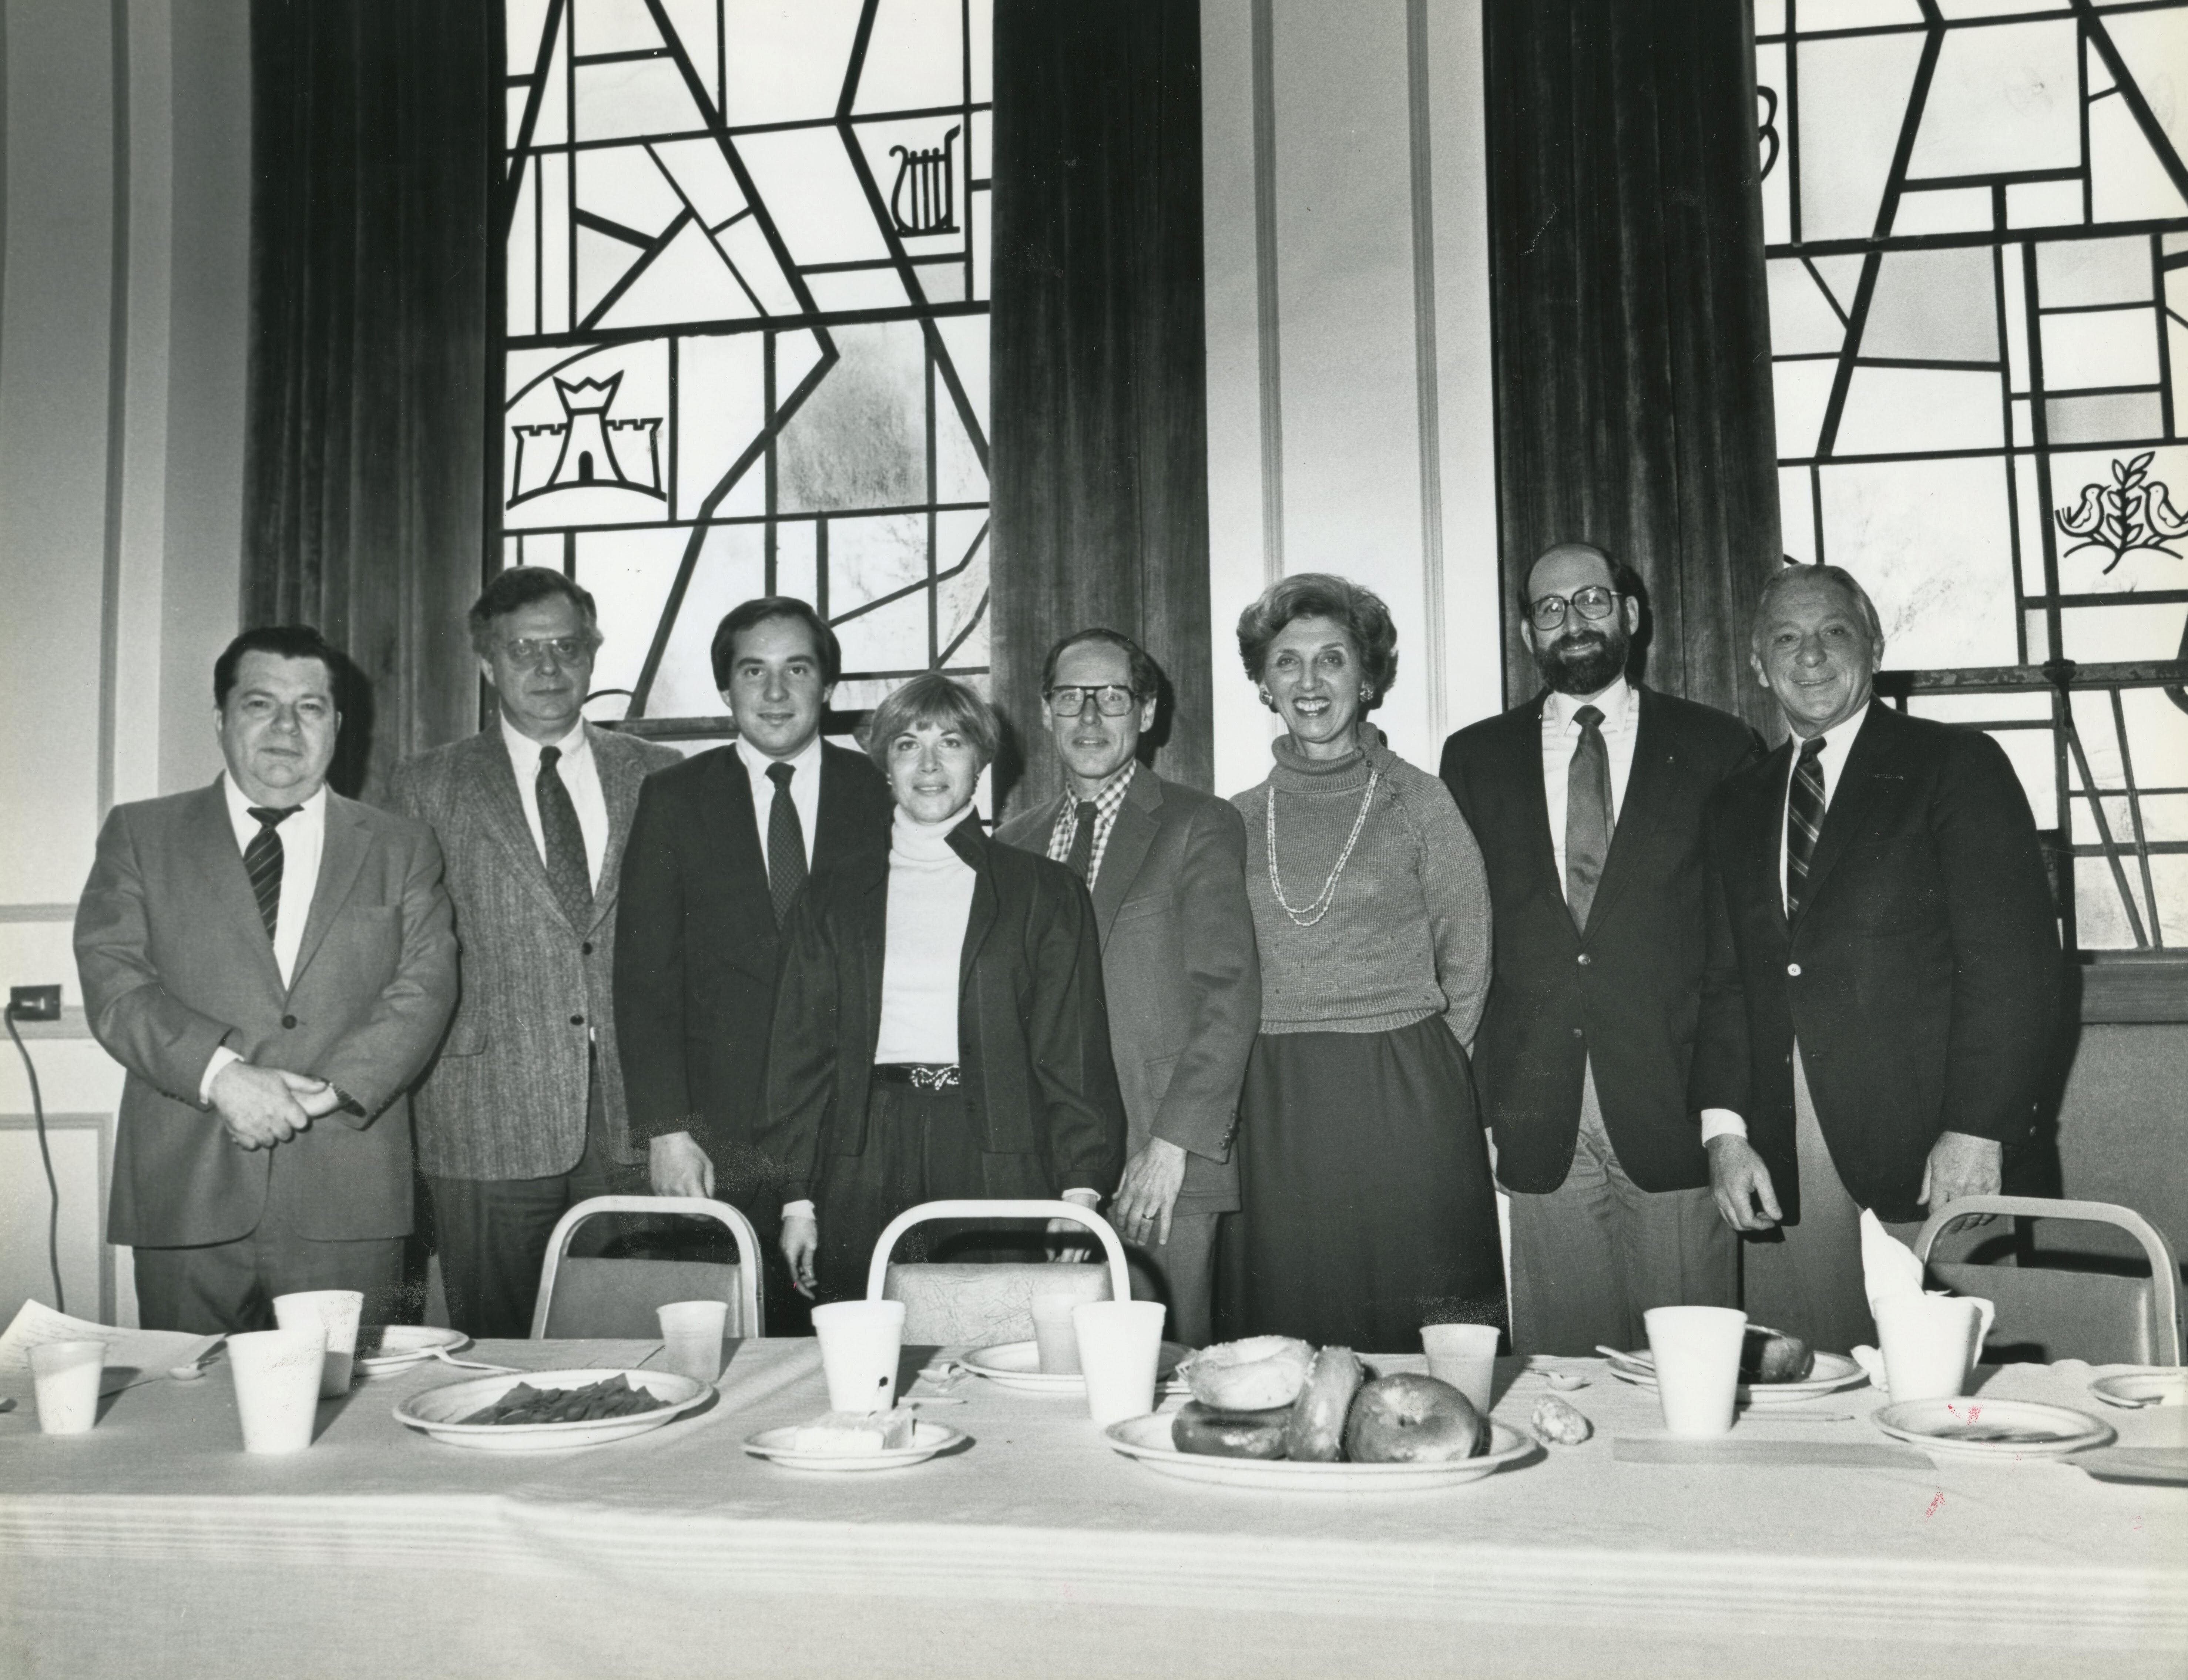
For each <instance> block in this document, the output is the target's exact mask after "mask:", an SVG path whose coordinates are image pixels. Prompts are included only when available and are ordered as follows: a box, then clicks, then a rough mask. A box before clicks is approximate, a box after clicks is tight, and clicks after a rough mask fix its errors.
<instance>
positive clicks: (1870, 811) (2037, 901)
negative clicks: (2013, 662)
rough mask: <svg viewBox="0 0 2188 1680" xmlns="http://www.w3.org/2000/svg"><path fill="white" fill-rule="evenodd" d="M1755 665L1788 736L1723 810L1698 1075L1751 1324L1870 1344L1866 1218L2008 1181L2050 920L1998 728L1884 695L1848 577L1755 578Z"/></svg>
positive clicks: (2043, 1009)
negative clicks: (1758, 586) (1878, 694)
mask: <svg viewBox="0 0 2188 1680" xmlns="http://www.w3.org/2000/svg"><path fill="white" fill-rule="evenodd" d="M1752 648H1753V651H1752V655H1751V662H1752V664H1753V666H1754V668H1755V674H1756V679H1757V681H1758V682H1759V683H1761V684H1762V685H1763V686H1764V687H1766V688H1768V690H1769V691H1771V693H1772V694H1773V695H1774V696H1775V697H1776V699H1777V702H1778V704H1779V708H1780V710H1782V711H1783V712H1784V713H1785V721H1786V724H1787V725H1788V726H1789V727H1790V730H1791V731H1792V739H1791V740H1790V741H1787V742H1786V744H1785V746H1784V747H1780V748H1779V750H1778V751H1777V752H1775V753H1772V754H1771V755H1770V756H1769V757H1768V758H1766V759H1764V760H1763V761H1762V763H1760V764H1757V765H1754V766H1752V767H1751V768H1750V769H1748V770H1745V771H1742V772H1741V773H1740V774H1739V775H1735V776H1734V777H1733V778H1732V779H1731V780H1730V781H1728V782H1727V783H1726V784H1725V785H1724V786H1723V787H1722V788H1720V789H1719V790H1718V791H1717V795H1716V798H1715V800H1714V802H1713V803H1712V805H1711V817H1710V843H1711V888H1712V898H1713V905H1712V909H1713V913H1714V916H1715V921H1716V926H1715V928H1714V933H1713V938H1712V943H1711V972H1710V978H1709V984H1708V986H1707V988H1706V993H1705V999H1704V1011H1703V1018H1702V1026H1701V1040H1700V1048H1699V1049H1698V1051H1697V1053H1696V1058H1695V1077H1696V1084H1697V1085H1698V1087H1699V1088H1700V1089H1701V1090H1702V1091H1703V1092H1704V1093H1705V1094H1704V1096H1703V1097H1702V1101H1703V1102H1704V1105H1705V1108H1704V1113H1703V1115H1702V1129H1703V1134H1704V1136H1705V1137H1706V1140H1707V1142H1708V1148H1709V1153H1710V1172H1711V1181H1712V1183H1713V1185H1714V1187H1715V1190H1716V1195H1717V1204H1718V1207H1719V1208H1720V1209H1721V1210H1722V1211H1723V1216H1724V1219H1725V1221H1726V1222H1727V1223H1728V1224H1729V1225H1731V1226H1734V1228H1736V1229H1738V1230H1740V1231H1743V1232H1751V1233H1753V1234H1754V1237H1755V1239H1756V1240H1752V1241H1751V1242H1750V1243H1748V1244H1747V1245H1746V1257H1745V1271H1746V1277H1745V1298H1746V1306H1747V1312H1748V1316H1749V1317H1750V1318H1752V1319H1756V1320H1758V1321H1761V1322H1766V1323H1769V1324H1772V1325H1774V1326H1776V1327H1778V1328H1780V1329H1784V1330H1789V1331H1791V1332H1792V1333H1796V1334H1798V1335H1802V1336H1806V1337H1807V1338H1808V1339H1810V1340H1811V1341H1813V1342H1815V1343H1817V1344H1819V1345H1821V1346H1823V1347H1825V1348H1830V1349H1843V1348H1847V1347H1850V1346H1852V1345H1854V1344H1855V1343H1857V1342H1862V1341H1873V1340H1874V1339H1875V1332H1874V1330H1873V1329H1872V1328H1871V1323H1870V1319H1869V1307H1868V1302H1867V1299H1866V1298H1865V1296H1864V1291H1863V1287H1862V1270H1861V1250H1860V1243H1859V1226H1858V1221H1859V1217H1860V1214H1861V1211H1862V1209H1871V1210H1873V1211H1874V1212H1875V1215H1877V1217H1878V1218H1879V1219H1880V1220H1881V1221H1886V1222H1887V1223H1888V1224H1889V1223H1898V1224H1899V1225H1901V1226H1903V1227H1907V1228H1908V1229H1909V1230H1911V1226H1912V1222H1913V1221H1915V1220H1916V1219H1918V1218H1920V1215H1921V1213H1922V1210H1923V1209H1924V1208H1926V1207H1927V1208H1930V1209H1937V1208H1939V1207H1942V1206H1943V1205H1944V1204H1946V1203H1948V1202H1951V1201H1954V1200H1956V1199H1957V1198H1960V1197H1962V1196H1971V1195H1982V1194H1986V1193H1990V1192H1995V1191H1996V1190H1997V1189H1998V1188H1999V1184H2000V1182H2001V1181H2002V1173H2003V1169H2002V1161H2003V1156H2004V1152H2005V1148H2006V1147H2009V1146H2010V1145H2013V1144H2016V1143H2019V1142H2022V1141H2024V1140H2025V1139H2026V1138H2027V1136H2028V1135H2029V1133H2030V1131H2031V1130H2032V1129H2033V1125H2034V1123H2035V1120H2036V1118H2037V1111H2038V1108H2039V1103H2040V1102H2041V1100H2042V1097H2043V1094H2044V1089H2045V1086H2046V1084H2047V1082H2048V1080H2049V1079H2050V1074H2051V1071H2052V1057H2053V1055H2054V1052H2055V1046H2056V1043H2057V1036H2058V1025H2059V1018H2058V1017H2059V1000H2060V983H2061V957H2060V951H2059V933H2058V923H2057V921H2056V919H2055V911H2054V908H2053V904H2052V898H2051V891H2050V883H2049V881H2048V879H2047V877H2046V875H2045V872H2044V860H2043V855H2042V854H2041V852H2040V851H2039V848H2038V845H2037V839H2036V828H2035V824H2034V821H2033V819H2032V818H2031V817H2030V815H2029V810H2028V800H2027V796H2026V795H2024V794H2023V793H2022V788H2021V783H2020V781H2019V779H2018V778H2017V777H2016V775H2015V774H2014V771H2013V767H2012V765H2011V764H2010V763H2008V761H2007V759H2006V756H2005V753H2004V752H2003V751H2001V750H2000V749H1999V746H1998V743H1997V742H1995V741H1993V740H1991V738H1990V737H1989V736H1987V735H1984V734H1982V732H1981V731H1979V730H1971V729H1960V728H1955V727H1954V726H1953V725H1951V724H1940V723H1933V722H1931V721H1929V720H1927V719H1920V718H1910V717H1907V716H1904V715H1903V714H1902V713H1898V712H1895V711H1892V709H1890V708H1887V707H1884V706H1880V705H1878V704H1876V703H1875V696H1874V690H1873V686H1872V679H1873V678H1874V677H1875V672H1876V668H1877V666H1878V664H1879V663H1880V662H1881V661H1882V659H1883V657H1884V633H1883V629H1882V627H1881V624H1880V623H1878V620H1877V615H1876V608H1875V606H1874V605H1873V604H1871V602H1870V600H1869V596H1868V595H1867V594H1866V593H1864V590H1863V589H1862V587H1861V585H1860V584H1859V583H1857V582H1856V581H1855V580H1854V579H1853V578H1852V576H1851V575H1849V574H1848V573H1847V572H1843V571H1841V570H1840V569H1839V568H1838V567H1835V566H1813V567H1791V568H1789V569H1788V570H1786V571H1785V572H1779V574H1777V575H1776V576H1775V577H1774V578H1772V579H1771V580H1770V582H1769V583H1768V584H1767V585H1766V586H1765V587H1764V589H1763V593H1762V600H1761V602H1760V603H1759V604H1758V605H1757V609H1756V615H1755V629H1754V634H1753V640H1752Z"/></svg>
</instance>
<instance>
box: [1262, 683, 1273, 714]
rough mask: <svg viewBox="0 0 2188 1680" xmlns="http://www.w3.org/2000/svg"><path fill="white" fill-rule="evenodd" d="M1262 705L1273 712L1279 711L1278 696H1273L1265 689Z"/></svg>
mask: <svg viewBox="0 0 2188 1680" xmlns="http://www.w3.org/2000/svg"><path fill="white" fill-rule="evenodd" d="M1261 704H1262V705H1264V706H1266V707H1267V708H1269V709H1270V710H1271V711H1272V712H1273V711H1275V710H1276V709H1277V701H1276V696H1274V695H1272V694H1271V693H1270V692H1269V691H1268V690H1266V689H1263V690H1262V691H1261Z"/></svg>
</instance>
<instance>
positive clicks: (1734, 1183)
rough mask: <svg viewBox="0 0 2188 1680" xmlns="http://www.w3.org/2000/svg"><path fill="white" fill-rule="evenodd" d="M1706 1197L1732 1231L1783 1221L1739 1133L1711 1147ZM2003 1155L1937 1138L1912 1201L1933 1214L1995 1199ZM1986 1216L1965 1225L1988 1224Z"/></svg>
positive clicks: (1965, 1137)
mask: <svg viewBox="0 0 2188 1680" xmlns="http://www.w3.org/2000/svg"><path fill="white" fill-rule="evenodd" d="M1708 1149H1709V1162H1710V1192H1711V1195H1712V1196H1714V1197H1715V1198H1716V1200H1717V1211H1718V1212H1719V1213H1720V1214H1722V1215H1723V1216H1724V1222H1725V1223H1726V1224H1727V1225H1728V1226H1731V1227H1732V1228H1733V1229H1734V1231H1768V1229H1770V1227H1771V1226H1774V1225H1775V1224H1777V1223H1778V1221H1779V1220H1780V1219H1782V1218H1783V1217H1784V1216H1785V1215H1784V1214H1783V1213H1782V1211H1781V1210H1780V1209H1779V1206H1778V1192H1777V1190H1776V1188H1775V1187H1774V1186H1773V1184H1772V1183H1771V1181H1770V1169H1769V1168H1768V1166H1766V1165H1764V1164H1763V1161H1762V1156H1760V1155H1758V1154H1757V1153H1755V1147H1754V1146H1753V1145H1752V1144H1751V1143H1749V1142H1748V1141H1747V1140H1746V1139H1745V1138H1744V1137H1742V1136H1740V1135H1739V1134H1738V1133H1737V1132H1722V1133H1719V1134H1718V1135H1717V1136H1715V1137H1712V1138H1711V1139H1710V1141H1709V1144H1708ZM2004 1157H2005V1151H2004V1150H2003V1149H2002V1148H2001V1147H1999V1144H1998V1142H1997V1141H1996V1140H1995V1139H1993V1138H1988V1137H1974V1136H1970V1135H1969V1134H1968V1133H1966V1132H1964V1131H1947V1132H1940V1133H1939V1134H1938V1135H1937V1142H1935V1143H1933V1144H1931V1146H1930V1153H1929V1156H1928V1158H1927V1159H1925V1160H1924V1162H1923V1163H1922V1188H1921V1192H1920V1195H1918V1196H1917V1197H1916V1198H1915V1199H1916V1200H1917V1201H1919V1202H1920V1203H1921V1204H1922V1205H1923V1206H1924V1207H1926V1208H1928V1209H1931V1210H1932V1211H1933V1212H1934V1211H1935V1210H1936V1209H1939V1208H1942V1207H1943V1206H1945V1205H1946V1204H1948V1203H1950V1202H1957V1201H1959V1200H1960V1198H1962V1197H1964V1196H1995V1195H1997V1194H1998V1192H1999V1187H2000V1186H2001V1185H2002V1184H2003V1183H2004V1182H2005V1169H2004ZM1989 1221H1990V1215H1988V1214H1977V1215H1971V1217H1970V1220H1969V1223H1970V1224H1971V1225H1983V1224H1988V1223H1989Z"/></svg>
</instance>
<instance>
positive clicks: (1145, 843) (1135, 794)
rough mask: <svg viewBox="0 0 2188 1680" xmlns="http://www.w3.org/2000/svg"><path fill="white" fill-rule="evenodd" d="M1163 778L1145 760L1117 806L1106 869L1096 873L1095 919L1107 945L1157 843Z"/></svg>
mask: <svg viewBox="0 0 2188 1680" xmlns="http://www.w3.org/2000/svg"><path fill="white" fill-rule="evenodd" d="M1162 803H1163V792H1162V778H1161V777H1160V776H1159V775H1156V774H1155V773H1154V772H1153V770H1149V769H1148V767H1147V766H1146V765H1145V764H1142V765H1141V766H1140V767H1139V769H1137V770H1135V771H1133V772H1132V783H1131V786H1129V787H1127V788H1126V789H1125V803H1123V804H1121V805H1119V806H1118V807H1117V820H1116V821H1114V823H1112V824H1110V826H1109V843H1108V845H1106V846H1104V847H1103V848H1102V872H1101V873H1100V874H1099V875H1097V876H1096V877H1094V922H1095V926H1096V927H1097V929H1099V931H1100V935H1101V940H1102V944H1103V945H1105V946H1106V945H1107V944H1108V943H1109V928H1110V927H1111V925H1112V924H1113V923H1114V922H1115V921H1116V919H1117V911H1118V910H1119V909H1120V908H1121V907H1122V906H1123V905H1124V902H1125V894H1128V893H1130V892H1131V890H1132V882H1134V881H1136V880H1137V879H1138V878H1139V873H1140V865H1142V864H1143V863H1145V862H1146V861H1147V860H1148V851H1149V850H1150V849H1151V848H1153V845H1154V843H1155V834H1156V832H1157V831H1158V830H1159V827H1160V826H1161V819H1160V818H1159V817H1158V816H1157V815H1156V813H1157V812H1158V811H1159V810H1161V809H1162Z"/></svg>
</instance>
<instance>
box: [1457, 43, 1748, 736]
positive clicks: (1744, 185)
mask: <svg viewBox="0 0 2188 1680" xmlns="http://www.w3.org/2000/svg"><path fill="white" fill-rule="evenodd" d="M1484 20H1485V41H1484V49H1485V59H1486V65H1487V76H1486V89H1485V94H1486V101H1487V104H1486V116H1487V129H1488V144H1489V172H1490V252H1491V292H1492V298H1493V308H1494V312H1495V315H1494V319H1495V357H1494V367H1495V375H1494V377H1495V384H1496V392H1495V396H1496V416H1497V476H1498V495H1499V503H1500V515H1501V521H1502V527H1503V580H1504V583H1505V586H1506V588H1505V592H1504V593H1505V597H1506V600H1507V601H1509V600H1510V599H1511V597H1512V595H1513V593H1514V590H1515V589H1516V588H1517V586H1518V584H1519V583H1520V578H1522V577H1523V576H1524V574H1525V570H1526V568H1527V567H1528V566H1529V565H1530V564H1531V562H1532V561H1533V560H1534V558H1535V557H1536V555H1538V554H1540V553H1541V551H1542V550H1543V549H1544V548H1546V547H1548V545H1549V544H1552V543H1554V542H1558V541H1565V540H1573V539H1578V540H1583V541H1587V542H1593V543H1596V544H1600V545H1602V546H1603V547H1604V548H1606V549H1608V550H1610V551H1611V552H1612V553H1614V554H1616V555H1619V556H1620V557H1621V558H1622V559H1624V560H1625V561H1627V562H1628V563H1629V564H1631V565H1632V566H1633V567H1635V568H1636V569H1637V570H1638V572H1640V573H1641V576H1642V578H1644V580H1645V582H1646V583H1647V585H1648V591H1649V620H1650V629H1649V640H1648V646H1647V652H1646V670H1647V676H1648V679H1649V681H1650V682H1651V683H1652V684H1653V685H1655V686H1657V687H1659V688H1662V689H1664V690H1666V691H1669V692H1672V693H1674V694H1683V695H1684V696H1687V697H1688V698H1689V699H1693V700H1700V701H1703V702H1707V703H1708V704H1711V705H1714V706H1720V707H1723V708H1726V709H1728V710H1731V711H1734V712H1740V713H1745V714H1746V715H1748V716H1749V717H1750V718H1751V719H1756V720H1757V721H1762V720H1763V719H1765V717H1766V715H1767V713H1768V708H1767V707H1766V706H1765V705H1764V704H1763V703H1762V702H1763V701H1764V699H1765V698H1766V696H1762V694H1761V692H1760V691H1758V690H1757V688H1756V686H1755V685H1754V681H1753V679H1752V677H1751V675H1750V674H1749V673H1748V671H1747V668H1746V663H1747V631H1748V619H1749V615H1750V613H1751V611H1752V608H1753V606H1754V602H1755V599H1756V595H1757V591H1758V590H1759V589H1760V588H1761V586H1762V579H1763V578H1766V577H1768V575H1769V573H1770V572H1772V571H1773V570H1774V568H1776V567H1777V566H1778V565H1779V563H1780V562H1779V550H1780V544H1779V518H1778V494H1777V473H1776V464H1775V456H1776V446H1775V442H1774V419H1773V413H1774V411H1773V408H1772V402H1771V387H1770V359H1769V357H1770V339H1769V320H1768V307H1767V300H1766V296H1765V290H1764V274H1763V257H1762V198H1761V191H1760V185H1759V172H1760V171H1759V165H1760V158H1759V155H1758V149H1757V110H1756V95H1755V71H1754V57H1753V51H1752V47H1751V33H1750V24H1749V20H1748V13H1747V7H1746V5H1745V3H1744V0H1487V3H1486V6H1485V7H1484ZM1505 619H1506V652H1507V658H1506V670H1507V672H1508V685H1507V686H1508V693H1509V697H1510V699H1511V700H1512V701H1514V702H1518V701H1520V700H1522V699H1525V697H1526V696H1529V695H1531V694H1532V693H1533V692H1535V691H1536V689H1537V686H1538V684H1537V679H1536V674H1535V669H1534V666H1533V663H1532V662H1531V659H1530V658H1529V657H1528V655H1527V652H1526V650H1525V646H1524V645H1523V644H1522V643H1521V641H1520V635H1519V623H1518V620H1517V617H1516V616H1515V614H1514V610H1513V609H1512V607H1511V606H1507V607H1506V610H1505Z"/></svg>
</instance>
